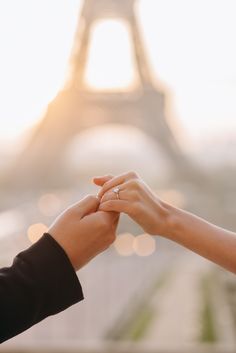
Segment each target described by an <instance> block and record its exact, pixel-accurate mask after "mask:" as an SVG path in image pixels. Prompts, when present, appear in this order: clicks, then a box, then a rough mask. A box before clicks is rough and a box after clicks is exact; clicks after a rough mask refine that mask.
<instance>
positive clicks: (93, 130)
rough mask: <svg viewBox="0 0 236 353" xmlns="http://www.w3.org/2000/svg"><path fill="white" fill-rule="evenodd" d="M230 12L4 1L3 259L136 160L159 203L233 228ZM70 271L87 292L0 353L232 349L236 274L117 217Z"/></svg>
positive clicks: (172, 1)
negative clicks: (100, 242)
mask: <svg viewBox="0 0 236 353" xmlns="http://www.w3.org/2000/svg"><path fill="white" fill-rule="evenodd" d="M235 11H236V3H235V1H234V0H217V1H216V0H204V1H203V0H198V1H196V0H191V1H189V0H136V1H135V0H84V1H82V0H57V1H56V0H49V1H46V0H41V1H39V0H33V1H32V0H21V1H17V0H8V1H1V2H0V48H1V49H0V50H1V56H0V122H1V124H0V266H1V267H3V266H8V265H10V264H11V262H12V259H13V257H14V255H16V254H17V253H18V252H19V251H21V250H23V249H25V248H26V247H28V246H30V244H31V243H33V242H35V241H37V239H39V238H40V236H41V235H42V233H43V232H44V231H46V230H47V227H48V226H49V225H50V223H51V222H52V221H53V219H54V218H55V217H56V216H57V215H58V214H59V213H60V211H62V210H63V209H64V208H65V207H67V206H68V205H70V203H72V202H75V201H76V200H78V199H80V198H81V197H83V196H84V195H86V194H87V193H91V192H92V193H96V192H97V191H98V189H97V188H96V187H95V186H93V185H92V182H91V179H92V177H93V176H94V175H102V174H110V173H112V174H117V173H123V172H125V171H127V170H135V171H137V172H138V173H139V174H140V175H141V176H142V177H143V178H144V180H145V181H146V182H147V183H148V184H149V185H150V186H151V187H152V188H153V190H154V191H155V192H156V193H157V194H158V195H159V197H161V198H162V199H164V200H166V201H168V202H170V203H172V204H174V205H176V206H177V207H182V208H184V209H186V210H189V211H192V212H194V213H196V214H198V215H199V216H202V217H204V218H206V219H208V220H209V221H212V222H214V223H216V224H217V225H219V226H223V227H226V228H228V229H231V230H234V231H235V230H236V217H235V216H236V184H235V180H236V129H235V128H236V99H235V98H236V65H235V62H236V48H235V33H236V22H235ZM78 275H79V278H80V280H81V282H82V285H83V288H84V293H85V297H86V300H85V301H84V302H83V303H80V304H78V305H76V306H74V307H72V308H70V309H68V310H67V311H65V312H63V313H61V314H59V315H57V316H55V317H52V318H48V319H46V320H45V321H44V322H42V323H40V324H38V325H37V326H35V327H33V328H31V329H30V330H28V331H27V332H25V333H23V334H21V335H20V336H18V337H16V338H14V339H12V340H10V341H9V342H7V343H5V344H4V345H3V346H2V347H1V349H0V351H1V352H20V351H21V352H44V351H45V352H75V351H76V352H81V353H82V352H94V353H96V352H98V353H100V352H101V353H102V352H107V353H108V352H117V353H119V352H123V353H132V352H142V353H148V352H160V353H161V352H166V353H167V352H173V353H180V352H181V353H183V352H191V353H194V352H199V353H200V352H220V353H221V352H222V353H227V352H236V309H235V308H236V305H235V304H236V300H235V298H236V280H235V277H234V276H233V275H231V274H229V273H226V272H225V271H223V270H222V269H220V268H218V267H217V266H215V265H213V264H211V263H210V262H208V261H206V260H204V259H202V258H200V257H199V256H197V255H195V254H193V253H191V252H189V251H187V250H185V249H183V248H181V247H179V246H177V245H175V244H173V243H171V242H169V241H167V240H165V239H162V238H160V237H155V238H153V237H151V236H149V235H148V234H143V231H142V229H140V228H139V227H138V226H137V225H135V224H134V223H133V222H132V221H131V220H129V219H128V218H127V217H125V216H122V219H121V223H120V226H119V231H118V237H117V240H116V242H115V244H114V246H112V247H111V248H110V249H109V251H107V252H106V253H104V254H102V255H100V256H98V257H97V258H96V259H95V260H94V261H92V262H91V263H90V264H89V265H88V266H86V268H84V269H82V270H81V271H80V272H79V274H78ZM101 283H102V285H101ZM0 325H4V323H2V322H0Z"/></svg>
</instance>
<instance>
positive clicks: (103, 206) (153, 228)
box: [94, 172, 168, 235]
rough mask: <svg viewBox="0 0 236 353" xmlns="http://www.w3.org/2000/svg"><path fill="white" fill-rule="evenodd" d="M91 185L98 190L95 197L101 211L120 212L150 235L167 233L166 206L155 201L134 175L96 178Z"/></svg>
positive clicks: (154, 196)
mask: <svg viewBox="0 0 236 353" xmlns="http://www.w3.org/2000/svg"><path fill="white" fill-rule="evenodd" d="M94 183H95V184H96V185H99V186H102V188H101V190H100V192H99V194H98V197H99V198H100V200H101V201H100V207H99V209H100V210H101V211H113V212H118V213H120V212H124V213H126V214H127V215H129V216H130V217H131V218H132V219H133V220H134V221H136V222H137V223H138V224H139V225H140V226H141V227H142V228H143V229H144V231H145V232H147V233H149V234H152V235H156V234H159V235H162V234H165V233H166V232H167V229H166V226H167V222H166V217H167V215H168V212H167V207H168V206H167V205H166V204H165V203H164V202H162V201H161V200H160V199H158V197H157V196H156V195H155V194H154V193H153V192H152V191H151V190H150V188H149V187H148V186H147V185H146V184H145V183H144V182H143V181H142V180H141V178H140V177H139V176H138V175H137V174H136V173H134V172H129V173H126V174H122V175H119V176H117V177H112V176H111V175H109V176H104V177H97V178H94Z"/></svg>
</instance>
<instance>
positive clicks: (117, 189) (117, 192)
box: [112, 187, 120, 199]
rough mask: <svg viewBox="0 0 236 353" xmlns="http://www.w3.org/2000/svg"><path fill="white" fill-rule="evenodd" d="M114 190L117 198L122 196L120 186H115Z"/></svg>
mask: <svg viewBox="0 0 236 353" xmlns="http://www.w3.org/2000/svg"><path fill="white" fill-rule="evenodd" d="M112 191H113V192H114V193H115V194H116V197H117V199H119V198H120V197H119V192H120V189H119V188H118V187H116V188H114V189H113V190H112Z"/></svg>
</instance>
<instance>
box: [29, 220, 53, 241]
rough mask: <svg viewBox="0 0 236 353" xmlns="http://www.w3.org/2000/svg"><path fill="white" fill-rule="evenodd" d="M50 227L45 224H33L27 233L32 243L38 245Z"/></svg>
mask: <svg viewBox="0 0 236 353" xmlns="http://www.w3.org/2000/svg"><path fill="white" fill-rule="evenodd" d="M47 230H48V227H47V226H46V225H45V224H43V223H35V224H32V225H31V226H30V227H29V229H28V232H27V235H28V238H29V240H30V242H31V243H36V242H37V241H38V240H39V239H40V238H41V237H42V235H43V233H45V232H47Z"/></svg>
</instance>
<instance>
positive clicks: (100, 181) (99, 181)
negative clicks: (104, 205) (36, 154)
mask: <svg viewBox="0 0 236 353" xmlns="http://www.w3.org/2000/svg"><path fill="white" fill-rule="evenodd" d="M112 178H113V175H104V176H97V177H94V178H93V182H94V184H96V185H98V186H103V185H104V184H105V183H106V182H107V181H109V180H111V179H112Z"/></svg>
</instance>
